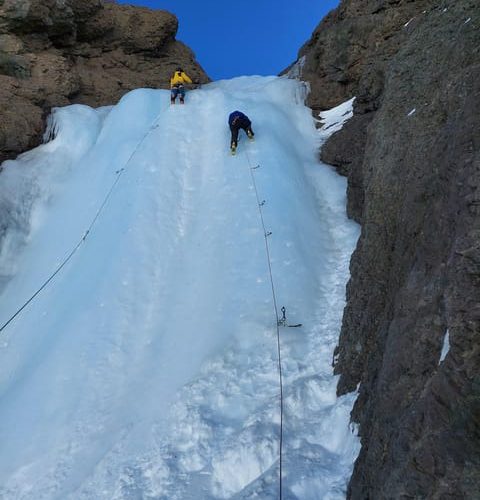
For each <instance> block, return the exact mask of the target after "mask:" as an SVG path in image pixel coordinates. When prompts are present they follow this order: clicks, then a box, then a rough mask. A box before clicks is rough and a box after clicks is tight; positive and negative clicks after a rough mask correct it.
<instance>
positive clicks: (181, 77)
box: [170, 68, 192, 104]
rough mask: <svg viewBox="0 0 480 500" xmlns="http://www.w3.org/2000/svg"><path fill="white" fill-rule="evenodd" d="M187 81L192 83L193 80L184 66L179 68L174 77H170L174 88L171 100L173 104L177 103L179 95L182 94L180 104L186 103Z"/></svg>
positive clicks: (171, 86)
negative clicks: (184, 69)
mask: <svg viewBox="0 0 480 500" xmlns="http://www.w3.org/2000/svg"><path fill="white" fill-rule="evenodd" d="M185 83H192V80H191V79H190V77H189V76H188V75H187V74H186V73H185V72H184V71H183V69H182V68H177V70H176V71H175V73H174V74H173V76H172V78H170V88H171V89H172V95H171V97H170V102H171V103H172V104H175V99H176V98H177V95H180V104H184V103H185Z"/></svg>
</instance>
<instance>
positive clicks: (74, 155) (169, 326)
mask: <svg viewBox="0 0 480 500" xmlns="http://www.w3.org/2000/svg"><path fill="white" fill-rule="evenodd" d="M304 97H305V96H304V86H303V85H302V84H301V83H299V82H296V81H294V80H289V79H286V78H276V77H242V78H237V79H234V80H229V81H222V82H217V83H213V84H210V85H206V86H204V87H202V88H201V89H199V90H195V91H192V92H189V93H188V94H187V99H186V104H185V105H184V106H170V104H169V93H168V92H167V91H164V90H145V89H143V90H136V91H133V92H130V93H129V94H127V95H126V96H124V98H123V99H122V100H121V101H120V103H119V104H118V105H116V106H114V107H111V108H102V109H100V110H94V109H91V108H89V107H87V106H79V105H76V106H69V107H65V108H61V109H57V110H56V111H55V115H54V121H53V122H52V124H51V126H52V130H55V132H56V137H55V138H54V140H52V141H51V142H49V143H47V144H44V145H42V146H40V147H39V148H37V149H35V150H33V151H31V152H29V153H26V154H25V155H22V156H21V157H20V158H19V159H17V160H16V161H8V162H5V163H4V164H3V168H4V171H3V172H2V174H1V175H0V206H1V207H2V214H4V215H2V217H4V219H3V220H2V224H3V226H2V227H7V228H8V229H7V230H6V231H3V232H2V233H1V235H0V238H1V248H2V250H1V253H0V275H1V278H2V282H1V284H2V287H3V288H2V291H3V293H2V297H1V300H0V322H1V324H4V323H5V322H6V321H7V320H8V318H10V317H11V315H12V314H13V313H14V312H15V311H16V310H17V309H18V307H20V306H21V305H22V304H23V302H24V301H25V300H26V299H28V298H29V297H30V296H31V295H32V294H33V293H34V292H35V291H36V290H37V289H38V287H39V286H40V285H41V284H42V283H44V282H45V280H46V279H47V278H48V277H49V276H50V275H51V274H52V272H53V271H54V270H55V269H57V268H58V266H59V264H60V263H61V262H62V261H63V260H64V259H65V257H66V256H67V255H68V254H69V253H70V252H71V250H72V249H73V248H74V247H75V245H77V244H78V242H79V241H80V240H81V238H82V236H83V235H84V234H85V232H86V230H87V228H88V227H89V226H90V224H91V223H92V221H93V220H95V223H94V225H93V227H92V230H91V231H90V233H89V234H88V237H87V239H86V240H85V241H84V242H83V243H82V244H81V246H80V247H79V249H78V251H77V252H76V253H75V254H74V256H73V257H72V258H71V260H70V261H68V263H67V265H66V266H65V267H64V268H62V270H61V271H60V272H59V273H58V275H57V276H56V277H55V278H54V279H53V280H52V282H50V283H49V285H48V286H47V287H46V288H45V290H43V291H42V292H41V293H40V294H39V295H38V296H37V297H36V298H35V300H34V301H33V302H32V303H31V304H30V305H29V306H28V307H27V308H25V309H24V310H23V311H22V313H21V314H20V315H19V316H18V317H17V318H16V319H15V320H13V321H12V323H10V324H9V325H8V327H7V328H6V329H5V330H4V331H3V332H2V333H1V334H0V442H1V446H2V453H1V454H0V497H1V498H5V499H35V500H40V499H92V498H95V499H109V500H112V499H118V500H120V499H134V498H143V499H148V498H157V499H168V500H175V499H178V500H180V499H182V500H185V499H195V500H201V499H216V498H237V499H240V498H242V499H247V498H252V499H253V498H261V499H269V498H272V499H273V498H278V487H279V430H280V429H279V423H280V412H279V408H280V405H279V378H278V359H277V343H276V318H275V315H274V309H273V300H272V291H271V285H270V281H269V274H268V266H267V260H266V254H265V242H264V234H263V230H262V226H261V223H260V219H259V213H258V206H257V201H256V197H255V191H254V186H253V185H252V181H251V177H250V170H249V168H250V167H251V166H257V165H259V168H258V169H255V170H254V175H255V179H256V183H257V187H258V191H259V195H260V197H261V199H262V200H265V204H264V205H263V207H262V210H263V215H264V219H265V223H266V226H267V229H268V231H271V232H272V234H271V236H269V245H270V253H271V265H272V271H273V277H274V283H275V291H276V295H277V300H278V302H279V304H278V305H279V306H285V307H286V309H287V320H288V323H290V324H296V323H302V324H303V326H302V327H301V328H288V327H287V328H282V329H281V352H282V368H283V376H284V436H283V437H284V441H283V491H284V497H285V498H289V499H305V500H309V499H312V500H313V499H340V498H344V497H345V491H346V484H347V481H348V478H349V476H350V474H351V471H352V467H353V462H354V460H355V458H356V456H357V454H358V451H359V442H358V438H357V437H356V436H355V432H354V430H353V428H352V427H351V426H350V424H349V415H350V411H351V408H352V405H353V402H354V399H355V397H356V394H350V395H347V396H344V397H341V398H337V397H336V393H335V388H336V377H334V376H333V375H332V367H331V362H332V354H333V349H334V347H335V344H336V342H337V339H338V334H339V329H340V322H341V316H342V311H343V307H344V305H345V285H346V281H347V279H348V275H349V273H348V264H349V258H350V255H351V252H352V251H353V248H354V246H355V244H356V240H357V238H358V234H359V231H358V226H357V225H356V224H355V223H353V222H351V221H349V220H348V219H347V217H346V214H345V191H346V181H345V179H343V178H341V177H339V176H338V175H337V174H336V173H335V172H334V171H333V170H332V169H331V168H330V167H328V166H326V165H322V164H319V163H318V161H317V149H318V145H319V144H320V143H321V141H322V140H324V139H325V137H326V136H327V135H328V134H330V133H332V132H333V131H334V130H337V129H338V128H339V127H340V126H341V123H343V121H344V120H345V119H347V118H348V116H351V104H352V101H350V102H349V103H346V104H345V105H343V106H341V107H339V108H338V109H336V110H334V111H332V112H330V113H328V112H327V113H325V114H323V116H322V118H323V119H324V121H325V126H324V129H323V131H321V132H320V134H319V133H318V132H317V131H316V129H315V126H314V120H313V119H312V117H311V113H310V110H309V109H308V108H306V107H305V106H304V104H303V101H304ZM235 109H240V110H242V111H244V112H245V113H247V114H248V115H249V116H250V118H251V119H252V121H253V129H254V131H255V133H256V136H255V141H254V142H249V141H247V140H246V137H245V136H244V135H242V136H241V139H240V143H239V148H238V153H237V156H235V157H231V156H230V155H229V154H228V145H229V130H228V127H227V126H226V120H227V117H228V114H229V113H230V112H231V111H233V110H235ZM122 169H124V170H122ZM119 176H121V177H120V178H119ZM116 181H118V182H117V184H115V182H116ZM112 186H114V190H113V191H112V192H111V195H110V196H108V193H109V192H110V190H111V189H112ZM105 200H107V202H106V204H105V205H104V206H103V205H102V204H103V202H104V201H105ZM99 210H100V212H99ZM97 214H100V215H99V216H98V218H96V217H97Z"/></svg>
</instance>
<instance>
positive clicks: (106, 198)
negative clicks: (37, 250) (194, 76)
mask: <svg viewBox="0 0 480 500" xmlns="http://www.w3.org/2000/svg"><path fill="white" fill-rule="evenodd" d="M159 116H160V115H157V116H156V117H155V120H153V122H152V125H151V126H150V127H149V129H148V130H147V131H146V132H145V134H144V135H143V137H142V138H141V139H140V141H139V142H138V144H137V145H136V146H135V149H134V150H133V152H132V154H131V155H130V156H129V157H128V160H127V162H126V163H125V165H124V166H123V168H120V169H119V170H117V171H116V172H115V175H116V177H115V180H114V182H113V183H112V185H111V186H110V189H109V190H108V192H107V194H106V195H105V197H104V199H103V201H102V204H101V205H100V207H99V209H98V210H97V213H96V214H95V216H94V218H93V219H92V222H91V223H90V225H89V226H88V228H87V230H86V231H85V233H83V236H82V237H81V239H80V240H79V242H78V243H77V244H76V245H75V247H74V248H73V250H72V251H71V252H70V253H69V254H68V255H67V256H66V257H65V259H64V260H63V261H62V262H61V263H60V264H59V265H58V267H57V268H56V269H55V271H54V272H53V273H52V274H51V275H50V276H49V277H48V278H47V279H46V280H45V281H44V282H43V283H42V285H41V286H40V287H39V288H38V289H37V290H36V291H35V293H33V294H32V295H31V296H30V297H29V298H28V299H27V300H26V301H25V302H24V303H23V304H22V306H21V307H19V308H18V309H17V311H16V312H15V313H14V314H12V316H10V318H9V319H8V320H7V321H6V322H5V323H3V325H2V326H0V333H1V332H3V330H5V328H6V327H7V326H8V325H9V324H10V323H11V322H12V321H13V320H14V319H15V318H16V317H17V316H18V315H19V314H20V313H21V312H22V311H23V310H24V309H25V308H26V307H27V306H28V305H29V304H30V303H31V302H32V301H33V300H34V299H35V298H36V297H37V296H38V295H39V294H40V293H41V292H42V290H44V289H45V288H46V287H47V286H48V284H49V283H50V282H51V281H52V280H53V279H54V278H55V276H56V275H57V274H58V273H59V272H60V271H61V270H62V269H63V268H64V267H65V266H66V264H67V263H68V262H69V261H70V260H71V258H72V257H73V256H74V255H75V254H76V253H77V250H78V249H79V248H80V247H81V246H82V244H83V243H84V241H85V240H86V239H87V237H88V235H89V234H90V231H91V230H92V228H93V226H94V225H95V223H96V222H97V220H98V218H99V217H100V215H101V213H102V212H103V210H104V208H105V206H106V204H107V203H108V200H109V199H110V197H111V195H112V193H113V191H114V189H115V187H116V186H117V184H118V181H119V180H120V178H121V177H122V174H123V173H124V172H125V170H126V168H127V166H128V164H129V163H130V162H131V160H132V158H133V157H134V156H135V154H136V153H137V151H138V150H139V148H140V146H141V145H142V144H143V142H144V141H145V139H146V138H147V137H148V135H149V134H150V132H151V131H152V130H153V129H154V128H155V125H156V122H157V120H158V118H159Z"/></svg>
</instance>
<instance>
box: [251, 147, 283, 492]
mask: <svg viewBox="0 0 480 500" xmlns="http://www.w3.org/2000/svg"><path fill="white" fill-rule="evenodd" d="M245 156H246V157H247V161H248V165H249V170H250V176H251V178H252V182H253V187H254V190H255V196H256V198H257V208H258V212H259V214H260V220H261V223H262V227H263V234H264V240H265V252H266V255H267V263H268V273H269V275H270V285H271V288H272V297H273V307H274V309H275V326H276V329H277V355H278V377H279V385H280V436H279V498H280V500H282V482H283V481H282V479H283V460H282V457H283V373H282V351H281V346H280V323H279V316H278V307H277V296H276V293H275V285H274V281H273V272H272V260H271V258H270V247H269V245H268V237H269V236H270V235H271V234H272V232H271V231H268V232H267V229H266V227H265V220H264V218H263V212H262V207H263V206H264V204H265V200H262V201H260V197H259V195H258V189H257V183H256V181H255V175H254V171H255V170H256V169H257V168H260V165H256V166H252V163H251V161H250V157H249V155H248V152H247V151H245Z"/></svg>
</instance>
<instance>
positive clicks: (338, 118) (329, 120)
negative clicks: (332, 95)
mask: <svg viewBox="0 0 480 500" xmlns="http://www.w3.org/2000/svg"><path fill="white" fill-rule="evenodd" d="M354 102H355V97H352V98H351V99H349V100H348V101H345V102H343V103H342V104H339V105H338V106H336V107H334V108H332V109H329V110H327V111H321V112H320V113H319V117H320V123H321V125H322V126H321V128H320V130H319V134H320V138H321V141H322V143H323V142H325V140H326V139H328V137H330V136H331V135H332V134H333V133H335V132H338V131H339V130H340V129H341V128H342V127H343V126H344V125H345V123H346V122H347V121H348V120H350V118H352V116H353V103H354Z"/></svg>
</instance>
